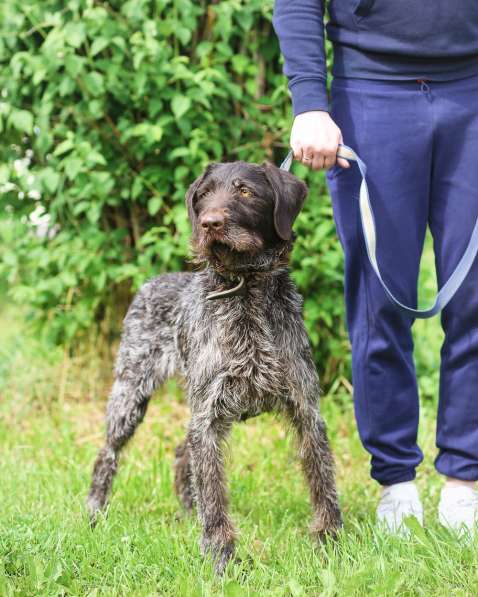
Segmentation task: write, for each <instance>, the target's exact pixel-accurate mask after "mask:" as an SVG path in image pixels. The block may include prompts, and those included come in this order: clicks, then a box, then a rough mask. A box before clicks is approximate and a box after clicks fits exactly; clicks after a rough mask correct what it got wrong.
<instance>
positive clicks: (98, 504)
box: [86, 494, 105, 529]
mask: <svg viewBox="0 0 478 597" xmlns="http://www.w3.org/2000/svg"><path fill="white" fill-rule="evenodd" d="M104 504H105V501H104V500H100V499H98V497H96V496H94V495H92V494H89V495H88V497H87V498H86V511H87V512H88V519H89V522H90V527H91V528H92V529H93V528H95V526H96V524H97V522H98V516H99V515H101V512H102V511H103V508H104Z"/></svg>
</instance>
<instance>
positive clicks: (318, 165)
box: [312, 153, 324, 170]
mask: <svg viewBox="0 0 478 597" xmlns="http://www.w3.org/2000/svg"><path fill="white" fill-rule="evenodd" d="M323 167H324V156H323V155H322V153H316V154H315V155H314V159H313V161H312V170H322V168H323Z"/></svg>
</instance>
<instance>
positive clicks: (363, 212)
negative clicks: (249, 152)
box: [280, 145, 478, 319]
mask: <svg viewBox="0 0 478 597" xmlns="http://www.w3.org/2000/svg"><path fill="white" fill-rule="evenodd" d="M293 155H294V154H293V151H292V150H290V151H289V153H288V154H287V156H286V158H285V160H284V161H283V162H282V164H281V165H280V168H281V169H282V170H290V167H291V164H292V159H293ZM337 157H339V158H344V159H345V160H348V161H349V162H355V163H356V164H357V166H358V169H359V170H360V174H361V175H362V182H361V184H360V195H359V206H360V219H361V222H362V231H363V235H364V239H365V246H366V248H367V255H368V259H369V261H370V264H371V266H372V268H373V269H374V271H375V273H376V274H377V277H378V279H379V281H380V284H381V285H382V287H383V289H384V291H385V293H386V294H387V296H388V298H389V299H390V300H391V301H392V303H394V305H395V306H396V307H397V308H398V309H399V310H400V311H401V312H402V313H405V314H406V315H408V316H410V317H415V318H418V319H427V318H429V317H433V315H436V314H437V313H439V312H440V311H441V310H442V309H443V308H444V307H445V306H446V305H447V304H448V303H449V302H450V301H451V299H452V298H453V296H454V295H455V293H456V291H457V290H458V288H460V286H461V284H462V283H463V280H464V279H465V278H466V276H467V274H468V272H469V271H470V268H471V266H472V264H473V262H474V260H475V257H476V255H477V253H478V218H477V220H476V222H475V227H474V229H473V232H472V234H471V238H470V241H469V243H468V246H467V247H466V249H465V252H464V253H463V255H462V257H461V259H460V261H459V262H458V265H457V266H456V268H455V270H454V271H453V273H452V274H451V276H450V277H449V278H448V280H447V282H446V283H445V284H444V285H443V287H442V288H441V290H440V291H439V292H438V293H437V295H436V298H435V302H434V303H433V305H432V306H431V307H430V308H428V309H413V308H412V307H408V306H407V305H404V304H403V303H401V302H400V301H399V300H398V299H397V298H396V297H395V296H394V295H393V293H392V291H391V290H390V289H389V288H388V286H387V285H386V283H385V281H384V280H383V278H382V274H381V273H380V268H379V266H378V261H377V231H376V228H375V218H374V214H373V210H372V205H371V203H370V195H369V192H368V186H367V181H366V178H365V175H366V173H367V166H366V165H365V163H364V162H363V161H362V160H361V159H360V157H359V156H358V155H357V154H356V153H355V151H354V150H353V149H351V148H350V147H347V145H339V150H338V152H337Z"/></svg>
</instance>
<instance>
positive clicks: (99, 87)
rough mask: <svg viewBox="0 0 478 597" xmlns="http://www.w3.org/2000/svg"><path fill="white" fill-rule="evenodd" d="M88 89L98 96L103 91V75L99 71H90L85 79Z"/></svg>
mask: <svg viewBox="0 0 478 597" xmlns="http://www.w3.org/2000/svg"><path fill="white" fill-rule="evenodd" d="M83 81H84V84H85V87H86V89H87V90H88V91H89V92H90V93H91V95H94V96H98V95H101V94H102V93H103V88H104V85H103V75H101V74H100V73H99V72H97V71H92V72H90V73H88V74H87V75H86V76H85V78H84V79H83Z"/></svg>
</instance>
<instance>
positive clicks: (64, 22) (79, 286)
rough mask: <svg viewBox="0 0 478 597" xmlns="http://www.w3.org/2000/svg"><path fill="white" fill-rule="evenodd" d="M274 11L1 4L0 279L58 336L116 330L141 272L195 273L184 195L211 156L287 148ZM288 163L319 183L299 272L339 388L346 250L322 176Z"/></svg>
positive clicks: (271, 153)
mask: <svg viewBox="0 0 478 597" xmlns="http://www.w3.org/2000/svg"><path fill="white" fill-rule="evenodd" d="M271 14H272V1H267V2H260V1H259V0H250V1H248V2H245V1H241V0H226V1H221V2H205V1H203V0H200V1H195V2H193V1H191V0H130V1H127V2H124V1H120V0H116V1H112V2H96V1H94V0H70V1H68V2H60V1H58V0H41V1H40V0H37V1H33V0H22V1H17V0H9V2H3V3H1V4H0V64H1V70H0V91H1V97H0V132H1V134H2V139H3V143H2V145H1V146H0V152H1V163H2V165H1V166H0V210H1V213H2V214H3V216H2V218H3V219H2V221H1V223H0V230H1V233H2V237H3V242H2V247H1V266H0V268H1V269H0V274H1V276H2V277H3V279H4V281H5V280H6V282H7V283H8V286H9V293H10V296H11V298H12V299H13V300H15V301H18V302H22V303H26V304H27V305H28V306H29V307H30V312H31V314H32V317H33V318H34V320H35V321H37V322H39V323H40V324H41V328H42V330H43V332H44V333H45V334H46V335H47V336H48V337H49V338H50V339H51V340H52V341H54V342H60V343H67V344H68V345H71V344H72V342H78V340H80V339H81V338H82V336H83V335H84V334H85V332H86V331H87V330H91V329H95V330H96V329H98V328H99V329H101V330H102V331H103V332H111V331H114V332H116V331H117V329H118V323H119V320H120V318H121V317H122V316H123V315H124V310H125V308H126V306H127V303H128V301H129V299H130V297H131V293H132V292H133V291H134V290H135V289H136V288H137V287H138V286H139V285H140V284H141V283H142V282H143V281H144V280H145V279H146V278H148V277H151V276H153V275H156V274H158V273H160V272H163V271H166V270H177V269H181V268H184V267H187V261H186V258H187V254H188V235H189V224H188V222H187V219H186V212H185V209H184V193H185V190H186V188H187V186H188V185H189V184H190V182H191V181H192V180H193V179H194V178H195V177H196V176H197V175H198V174H199V173H200V171H201V170H202V169H203V168H204V167H205V165H206V164H207V163H208V162H210V161H226V160H235V159H243V160H247V161H255V162H261V161H263V160H264V159H270V160H274V161H275V162H276V163H277V162H279V161H280V159H281V158H282V157H283V156H284V154H285V151H286V149H287V140H288V132H289V127H290V123H291V113H290V100H289V96H288V92H287V85H286V80H285V78H284V76H283V75H282V66H281V60H280V53H279V49H278V43H277V39H276V37H275V34H274V32H273V29H272V26H271ZM295 168H296V172H297V173H298V174H299V175H300V176H303V177H304V178H307V181H308V183H309V185H310V188H311V191H310V198H309V201H308V203H307V205H306V208H305V209H304V211H303V213H302V215H301V216H300V220H299V222H298V224H297V227H296V229H297V232H298V237H299V238H298V242H297V246H296V248H295V252H294V256H293V270H294V275H295V277H296V280H297V282H298V284H299V287H300V290H301V292H302V293H303V294H304V297H305V316H306V321H307V324H308V329H309V332H310V335H311V338H312V342H313V345H314V349H315V351H316V358H317V362H318V364H319V367H320V369H321V371H322V372H324V371H325V372H326V374H325V378H326V381H330V380H331V379H332V378H336V377H337V376H338V375H339V374H340V372H341V371H342V370H343V369H344V367H347V361H346V358H347V352H348V351H347V350H346V349H345V347H346V340H345V334H344V331H343V328H342V327H341V318H342V309H343V307H342V298H341V295H342V286H341V273H342V259H341V252H340V249H339V247H338V243H337V241H336V237H335V230H334V225H333V219H332V214H331V208H330V202H329V200H328V198H327V194H326V190H325V186H324V179H323V176H322V175H321V174H309V173H308V172H307V171H306V170H305V169H303V168H302V167H301V166H295ZM4 283H5V282H4ZM344 359H345V360H344Z"/></svg>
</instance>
